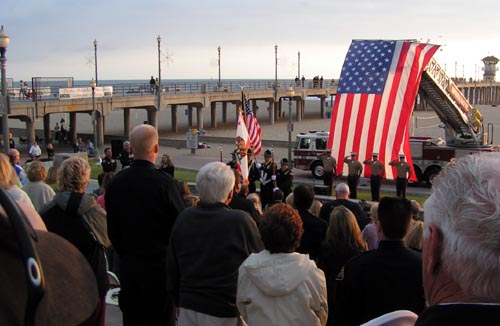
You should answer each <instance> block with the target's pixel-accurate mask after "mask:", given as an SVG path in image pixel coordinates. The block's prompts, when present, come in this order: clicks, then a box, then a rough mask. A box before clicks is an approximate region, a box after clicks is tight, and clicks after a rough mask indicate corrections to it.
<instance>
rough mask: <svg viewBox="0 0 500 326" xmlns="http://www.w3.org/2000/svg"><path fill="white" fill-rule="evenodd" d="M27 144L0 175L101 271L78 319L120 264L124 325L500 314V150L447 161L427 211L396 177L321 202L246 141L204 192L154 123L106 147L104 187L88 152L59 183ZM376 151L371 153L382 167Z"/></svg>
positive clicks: (460, 319)
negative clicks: (243, 160) (398, 187)
mask: <svg viewBox="0 0 500 326" xmlns="http://www.w3.org/2000/svg"><path fill="white" fill-rule="evenodd" d="M374 154H375V153H374ZM18 156H19V155H18V153H17V154H16V153H15V152H13V155H11V156H10V157H7V156H5V155H4V154H0V174H1V176H0V188H2V189H5V190H6V191H7V192H8V193H9V194H10V196H12V197H13V198H14V199H15V200H16V202H17V203H18V204H19V205H20V207H21V209H22V210H23V212H25V213H26V217H27V221H28V223H29V224H30V225H31V227H32V228H33V229H36V230H38V231H37V232H47V230H48V231H50V232H53V233H56V234H58V235H59V236H61V237H63V238H65V239H66V240H68V241H69V242H70V243H72V244H73V245H74V246H75V247H76V248H77V249H78V251H79V252H80V254H82V255H83V257H85V258H86V260H87V262H88V264H89V266H90V270H91V271H92V272H93V274H94V277H95V284H91V285H89V288H88V290H87V291H83V293H82V294H81V296H83V297H84V296H86V295H88V296H94V297H93V301H92V302H94V303H95V306H94V307H95V308H94V309H93V311H92V312H89V313H88V314H87V315H85V316H81V320H80V321H78V322H75V324H86V325H103V324H104V320H105V313H104V312H105V309H104V308H105V294H106V292H107V290H108V287H109V285H108V278H107V275H106V270H107V269H111V270H112V271H113V272H115V273H116V274H117V275H118V276H119V279H120V287H121V289H120V293H119V306H120V309H121V311H122V314H123V324H124V325H180V326H188V325H189V326H191V325H193V326H194V325H250V326H252V325H297V326H298V325H360V324H362V323H366V322H368V321H370V320H376V318H377V317H379V316H382V315H386V316H385V317H384V318H386V319H387V318H393V319H394V322H395V325H398V324H397V319H398V318H402V317H401V316H402V313H401V312H398V313H397V314H396V313H394V311H401V310H403V311H405V312H404V313H403V315H404V318H413V319H412V320H413V322H414V323H416V325H443V324H449V323H450V321H453V324H457V325H462V324H464V325H465V324H478V325H482V324H496V323H498V322H500V284H498V283H499V282H500V278H499V275H500V270H499V269H500V265H499V264H498V260H499V259H500V256H499V252H498V248H499V247H500V240H499V239H500V237H499V236H498V230H499V229H500V213H499V212H500V209H499V208H498V197H499V196H500V186H499V185H500V174H499V173H498V164H499V163H500V154H498V153H486V154H480V155H470V156H467V157H465V158H463V159H461V160H459V161H457V162H456V163H452V164H450V165H449V166H448V167H446V168H445V169H444V171H443V173H442V174H441V175H440V176H439V177H438V179H437V181H436V184H435V185H434V188H433V191H432V195H431V196H430V197H429V198H428V199H427V201H426V202H425V206H424V208H425V222H424V221H422V219H423V217H422V216H421V212H420V209H419V208H420V207H419V205H418V203H416V202H414V201H409V200H407V199H405V198H403V197H402V196H401V195H402V193H400V196H399V197H382V198H380V199H379V201H378V202H377V203H374V204H373V205H372V206H369V205H367V204H363V205H362V204H360V202H358V201H357V200H353V199H352V197H353V196H352V188H351V187H349V185H348V184H346V183H341V182H339V183H337V186H336V187H335V190H334V193H335V199H332V200H327V201H324V202H323V203H321V202H320V201H318V200H317V198H316V195H315V193H314V191H313V189H312V187H311V186H309V185H297V186H293V184H292V180H293V173H292V172H291V171H290V169H289V166H288V164H289V162H288V161H287V160H285V159H283V160H281V161H280V169H278V167H277V164H276V163H275V162H274V159H273V153H272V151H265V152H264V162H263V163H262V164H257V163H255V162H254V161H253V160H252V156H251V153H250V154H249V157H248V161H249V175H250V178H249V179H250V180H249V183H248V184H246V183H244V182H243V179H242V176H241V173H240V171H238V169H237V168H236V169H235V168H232V167H231V164H226V163H223V162H211V163H208V164H206V165H204V166H203V167H202V168H201V169H200V170H199V171H198V173H197V176H196V182H195V183H196V195H194V194H192V193H191V191H190V189H189V187H188V185H187V184H186V183H185V182H178V181H176V180H175V179H174V172H175V166H174V163H173V161H172V159H171V157H170V156H169V155H168V154H167V153H164V154H163V155H161V154H160V153H159V144H158V133H157V131H156V129H155V128H154V127H152V126H150V125H139V126H137V127H135V128H134V129H133V130H132V132H131V133H130V138H129V140H128V141H126V142H124V143H123V149H122V151H121V152H120V153H119V155H117V156H116V157H115V156H114V155H113V153H112V150H111V148H106V149H105V150H104V158H103V160H102V164H101V166H102V173H101V174H100V176H99V180H100V182H99V183H100V188H99V189H98V190H97V191H96V194H85V188H86V186H87V185H88V183H89V180H90V166H89V164H88V162H87V160H85V159H84V158H82V157H79V156H73V157H70V158H69V159H67V160H65V161H64V162H63V163H62V165H61V166H60V167H58V168H57V187H58V188H57V189H56V191H54V189H53V188H52V187H51V186H50V185H48V184H49V183H53V182H54V181H53V180H50V181H49V180H47V179H46V178H47V177H48V176H49V175H53V174H54V172H53V171H46V170H45V166H44V165H43V164H42V163H41V162H39V161H36V160H35V161H33V162H32V163H31V164H30V165H29V166H27V167H26V171H25V170H24V169H23V168H22V167H20V166H19V161H18ZM160 156H161V157H160ZM353 156H354V157H352V159H353V161H355V155H353ZM402 159H404V157H402ZM377 162H378V160H377V156H376V155H373V159H372V160H370V161H368V162H366V163H365V164H369V165H371V167H372V169H371V171H372V172H373V171H374V170H376V169H377V165H378V163H377ZM401 162H403V160H400V161H399V163H401ZM348 164H349V163H348ZM395 164H397V163H395ZM332 166H333V165H332ZM236 167H237V166H236ZM252 169H253V172H252ZM353 169H354V171H355V174H358V173H359V172H358V169H359V166H357V164H356V166H354V165H353ZM375 172H377V171H375ZM378 172H380V170H379V171H378ZM51 178H53V176H52V177H51ZM22 180H24V184H23V183H22V182H23V181H22ZM44 180H45V182H44ZM348 182H349V180H348ZM257 185H259V186H260V187H259V188H260V192H259V191H256V190H257ZM23 189H24V190H23ZM0 214H1V212H0ZM2 218H3V216H2ZM6 277H14V276H4V279H5V278H6ZM6 305H7V304H6ZM2 306H3V307H4V306H5V305H4V304H3V302H2ZM7 306H8V305H7ZM3 318H6V317H4V316H3V315H2V313H0V321H3V320H4V319H3ZM11 318H12V317H11ZM46 318H49V317H47V316H46Z"/></svg>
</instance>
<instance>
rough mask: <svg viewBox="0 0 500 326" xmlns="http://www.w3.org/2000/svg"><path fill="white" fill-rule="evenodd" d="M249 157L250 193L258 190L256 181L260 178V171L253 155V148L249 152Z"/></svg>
mask: <svg viewBox="0 0 500 326" xmlns="http://www.w3.org/2000/svg"><path fill="white" fill-rule="evenodd" d="M247 157H248V193H249V194H251V193H254V192H255V191H256V190H257V186H256V185H255V182H257V181H258V180H259V179H260V172H259V168H258V164H257V162H255V159H254V157H253V152H252V150H251V149H249V150H248V152H247Z"/></svg>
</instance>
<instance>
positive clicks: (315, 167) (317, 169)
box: [311, 161, 323, 179]
mask: <svg viewBox="0 0 500 326" xmlns="http://www.w3.org/2000/svg"><path fill="white" fill-rule="evenodd" d="M311 173H312V175H313V177H314V178H315V179H323V164H322V163H321V161H316V162H313V164H311Z"/></svg>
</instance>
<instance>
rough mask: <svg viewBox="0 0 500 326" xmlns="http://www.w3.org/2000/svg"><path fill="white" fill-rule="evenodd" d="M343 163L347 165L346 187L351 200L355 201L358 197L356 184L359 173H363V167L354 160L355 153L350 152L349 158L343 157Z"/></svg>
mask: <svg viewBox="0 0 500 326" xmlns="http://www.w3.org/2000/svg"><path fill="white" fill-rule="evenodd" d="M344 163H345V164H347V169H348V175H347V185H348V186H349V191H350V192H351V197H350V198H351V199H356V198H357V197H358V182H359V177H360V176H361V173H363V165H361V162H360V161H358V160H357V159H356V152H352V153H351V156H350V157H349V156H346V157H344Z"/></svg>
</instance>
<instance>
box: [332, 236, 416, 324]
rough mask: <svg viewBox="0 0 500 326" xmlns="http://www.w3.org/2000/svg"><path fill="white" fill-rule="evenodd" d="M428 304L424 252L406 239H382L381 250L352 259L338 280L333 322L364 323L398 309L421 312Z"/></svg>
mask: <svg viewBox="0 0 500 326" xmlns="http://www.w3.org/2000/svg"><path fill="white" fill-rule="evenodd" d="M424 307H425V298H424V288H423V283H422V255H421V253H419V252H417V251H415V250H412V249H409V248H407V247H405V245H404V243H403V241H389V240H382V241H380V244H379V247H378V249H375V250H371V251H367V252H365V253H363V254H361V255H360V256H357V257H354V258H353V259H351V260H350V261H349V262H348V263H347V264H346V265H345V266H344V271H343V274H342V273H341V276H339V278H338V279H337V293H336V295H335V304H334V305H333V307H332V309H333V324H334V325H338V326H343V325H360V324H362V323H365V322H367V321H369V320H371V319H373V318H376V317H379V316H381V315H383V314H386V313H388V312H392V311H395V310H411V311H413V312H414V313H416V314H419V313H420V312H421V311H422V310H423V309H424Z"/></svg>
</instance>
